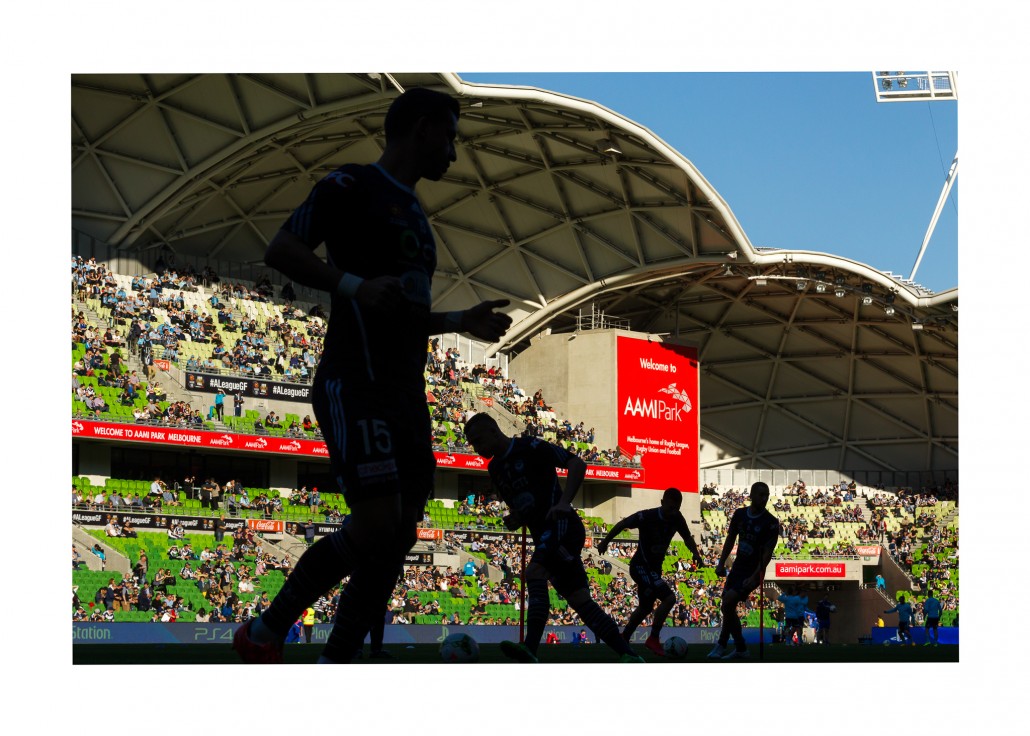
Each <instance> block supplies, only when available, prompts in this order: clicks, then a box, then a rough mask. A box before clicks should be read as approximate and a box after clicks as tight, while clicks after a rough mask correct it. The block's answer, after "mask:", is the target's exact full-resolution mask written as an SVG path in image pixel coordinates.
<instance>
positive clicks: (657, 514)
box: [624, 508, 690, 572]
mask: <svg viewBox="0 0 1030 736" xmlns="http://www.w3.org/2000/svg"><path fill="white" fill-rule="evenodd" d="M624 523H625V527H626V528H627V529H639V530H640V541H639V542H638V543H637V551H636V553H635V554H634V555H633V560H632V562H631V564H642V565H645V566H646V567H647V568H648V569H649V570H652V571H654V572H661V569H662V563H663V562H664V561H665V554H666V552H668V551H669V543H670V542H672V537H673V535H675V534H676V533H677V532H678V533H679V534H680V535H681V536H682V537H683V538H686V537H688V536H689V535H690V532H689V531H688V530H687V520H686V519H684V518H683V514H681V513H680V512H679V511H673V512H672V513H665V512H663V511H662V510H661V508H655V509H644V510H643V511H638V512H637V513H635V514H633V515H632V516H630V517H628V518H627V519H626V521H625V522H624Z"/></svg>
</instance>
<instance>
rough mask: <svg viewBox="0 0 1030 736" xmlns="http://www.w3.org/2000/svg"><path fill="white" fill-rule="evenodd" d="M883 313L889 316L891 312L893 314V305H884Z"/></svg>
mask: <svg viewBox="0 0 1030 736" xmlns="http://www.w3.org/2000/svg"><path fill="white" fill-rule="evenodd" d="M883 313H884V314H886V315H887V316H888V317H890V316H891V315H892V314H894V307H892V306H891V305H890V304H888V305H887V306H886V307H884V308H883Z"/></svg>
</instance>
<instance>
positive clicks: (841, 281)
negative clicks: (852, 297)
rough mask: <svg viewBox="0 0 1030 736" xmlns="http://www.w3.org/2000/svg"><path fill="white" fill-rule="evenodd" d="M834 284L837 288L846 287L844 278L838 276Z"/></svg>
mask: <svg viewBox="0 0 1030 736" xmlns="http://www.w3.org/2000/svg"><path fill="white" fill-rule="evenodd" d="M833 283H835V284H836V285H837V286H844V277H843V276H838V277H837V278H835V279H834V280H833Z"/></svg>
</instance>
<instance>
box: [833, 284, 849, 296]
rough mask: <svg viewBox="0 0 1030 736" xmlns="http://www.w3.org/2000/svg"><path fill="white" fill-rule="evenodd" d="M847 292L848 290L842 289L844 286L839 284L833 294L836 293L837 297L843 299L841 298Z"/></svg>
mask: <svg viewBox="0 0 1030 736" xmlns="http://www.w3.org/2000/svg"><path fill="white" fill-rule="evenodd" d="M846 293H847V292H846V291H844V289H842V288H841V287H839V286H838V287H837V288H836V289H834V290H833V295H834V296H835V297H837V298H838V299H841V298H843V296H844V295H845V294H846Z"/></svg>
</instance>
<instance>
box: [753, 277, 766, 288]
mask: <svg viewBox="0 0 1030 736" xmlns="http://www.w3.org/2000/svg"><path fill="white" fill-rule="evenodd" d="M755 283H756V284H758V285H759V286H767V285H768V284H769V280H768V279H766V278H764V277H762V276H759V277H758V278H757V279H755Z"/></svg>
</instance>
